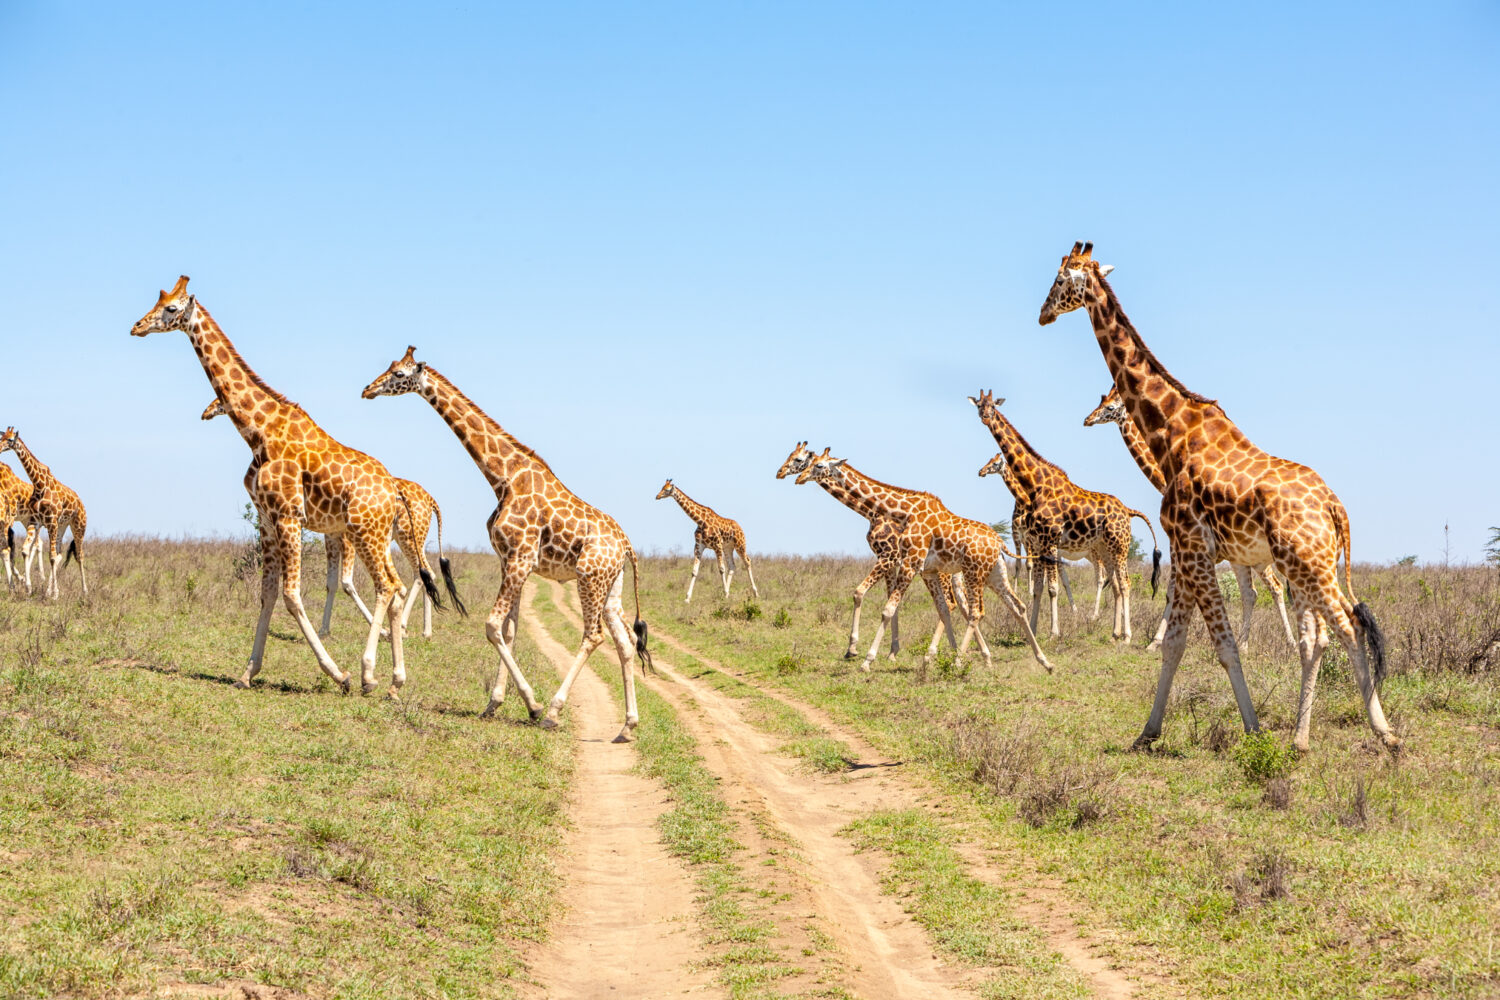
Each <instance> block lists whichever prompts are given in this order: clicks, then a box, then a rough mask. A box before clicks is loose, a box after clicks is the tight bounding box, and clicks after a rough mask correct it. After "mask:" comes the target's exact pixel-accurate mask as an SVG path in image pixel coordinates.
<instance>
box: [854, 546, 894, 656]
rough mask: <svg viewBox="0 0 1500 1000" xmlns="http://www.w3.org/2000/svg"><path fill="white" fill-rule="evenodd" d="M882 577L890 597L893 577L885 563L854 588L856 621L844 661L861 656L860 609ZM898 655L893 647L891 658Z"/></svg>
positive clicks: (876, 566)
mask: <svg viewBox="0 0 1500 1000" xmlns="http://www.w3.org/2000/svg"><path fill="white" fill-rule="evenodd" d="M881 576H884V577H885V585H886V594H887V596H889V594H890V587H891V577H890V574H889V572H888V571H887V568H886V566H885V564H884V563H883V562H878V563H876V564H875V568H874V569H872V570H870V572H869V573H867V574H866V575H865V578H864V579H863V580H861V581H860V582H859V585H858V586H857V587H855V588H854V621H853V622H851V623H850V625H849V648H848V649H847V650H845V651H844V659H846V660H852V659H854V658H855V657H856V656H858V655H859V609H860V606H861V605H863V604H864V602H865V594H866V592H868V591H869V589H870V588H871V587H873V586H875V581H876V580H877V579H878V578H880V577H881ZM895 655H896V647H895V646H894V645H892V647H891V656H892V658H894V657H895Z"/></svg>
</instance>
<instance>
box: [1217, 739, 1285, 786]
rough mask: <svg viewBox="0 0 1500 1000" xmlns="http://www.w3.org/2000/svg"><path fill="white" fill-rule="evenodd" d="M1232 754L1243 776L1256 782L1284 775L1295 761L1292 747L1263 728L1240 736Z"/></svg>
mask: <svg viewBox="0 0 1500 1000" xmlns="http://www.w3.org/2000/svg"><path fill="white" fill-rule="evenodd" d="M1233 756H1234V762H1235V763H1236V764H1238V765H1239V766H1240V770H1242V771H1244V772H1245V778H1246V779H1247V780H1249V781H1253V782H1256V783H1265V782H1267V781H1272V780H1274V779H1276V778H1282V777H1285V776H1286V773H1287V772H1288V771H1290V770H1291V769H1292V765H1293V764H1295V763H1296V762H1297V756H1296V754H1295V753H1294V752H1293V750H1292V748H1291V747H1290V746H1288V745H1286V744H1284V743H1282V742H1281V741H1280V740H1279V739H1277V738H1276V735H1275V734H1274V733H1271V732H1268V731H1267V730H1264V729H1260V730H1256V731H1255V732H1253V733H1246V734H1245V735H1244V736H1242V737H1241V738H1240V742H1239V744H1238V745H1237V746H1236V747H1235V748H1234V753H1233Z"/></svg>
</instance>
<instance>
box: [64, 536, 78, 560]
mask: <svg viewBox="0 0 1500 1000" xmlns="http://www.w3.org/2000/svg"><path fill="white" fill-rule="evenodd" d="M77 558H78V539H76V538H71V539H69V540H68V555H67V557H66V558H65V559H63V566H64V567H66V566H67V565H68V563H70V562H72V561H73V560H74V559H77Z"/></svg>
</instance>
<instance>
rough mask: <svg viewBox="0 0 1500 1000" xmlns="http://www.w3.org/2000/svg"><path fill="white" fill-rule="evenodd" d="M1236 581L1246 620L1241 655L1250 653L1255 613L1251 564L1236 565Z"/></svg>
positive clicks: (1242, 626)
mask: <svg viewBox="0 0 1500 1000" xmlns="http://www.w3.org/2000/svg"><path fill="white" fill-rule="evenodd" d="M1234 581H1235V584H1236V585H1237V586H1238V587H1239V591H1240V607H1241V609H1242V610H1243V612H1244V618H1245V620H1244V622H1243V623H1242V624H1241V625H1240V643H1239V646H1240V655H1241V656H1248V655H1249V654H1250V619H1251V617H1252V616H1253V615H1254V613H1255V581H1254V580H1253V579H1252V578H1251V576H1250V567H1249V566H1235V567H1234Z"/></svg>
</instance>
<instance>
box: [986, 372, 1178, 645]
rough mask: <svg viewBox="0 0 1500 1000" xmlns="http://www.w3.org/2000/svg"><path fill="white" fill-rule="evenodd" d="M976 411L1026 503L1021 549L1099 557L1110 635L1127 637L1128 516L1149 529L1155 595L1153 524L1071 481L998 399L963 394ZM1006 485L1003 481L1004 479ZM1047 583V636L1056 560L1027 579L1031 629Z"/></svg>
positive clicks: (1157, 558)
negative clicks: (1111, 616)
mask: <svg viewBox="0 0 1500 1000" xmlns="http://www.w3.org/2000/svg"><path fill="white" fill-rule="evenodd" d="M969 402H971V403H973V404H974V405H975V407H977V408H978V410H979V419H980V420H981V421H983V423H984V425H985V426H986V427H988V428H989V431H990V434H991V435H992V436H993V437H994V439H995V443H996V444H998V445H999V446H1000V452H1001V454H1003V455H1004V456H1005V464H1006V465H1007V466H1009V467H1010V469H1011V470H1012V471H1013V472H1014V474H1015V479H1016V482H1017V483H1018V484H1019V485H1020V486H1021V488H1022V489H1024V490H1025V491H1026V495H1027V497H1028V498H1029V501H1030V507H1029V509H1028V511H1027V514H1026V533H1027V537H1026V549H1027V551H1028V552H1031V553H1032V554H1036V553H1044V554H1046V555H1052V554H1054V553H1056V554H1057V555H1058V556H1059V557H1061V558H1064V559H1077V558H1079V557H1080V556H1090V557H1091V558H1092V559H1094V560H1097V561H1098V562H1101V563H1102V564H1103V566H1104V570H1105V572H1106V574H1107V575H1108V577H1109V585H1110V588H1111V589H1112V590H1113V591H1114V595H1115V620H1114V626H1113V628H1112V629H1111V632H1110V635H1111V637H1112V638H1114V639H1119V640H1121V641H1124V642H1129V641H1130V579H1129V576H1128V575H1127V573H1126V571H1125V566H1126V561H1127V559H1128V558H1129V555H1130V519H1131V518H1133V517H1138V518H1140V519H1141V520H1142V521H1145V522H1146V528H1147V530H1149V531H1150V532H1151V545H1152V550H1153V555H1152V563H1151V596H1153V597H1155V596H1156V581H1157V575H1158V573H1159V572H1160V570H1161V549H1159V548H1157V547H1156V529H1155V528H1154V527H1152V526H1151V520H1150V518H1148V517H1146V515H1145V514H1142V513H1141V512H1140V511H1138V510H1132V509H1131V508H1129V507H1127V506H1125V504H1124V503H1122V502H1121V501H1120V499H1119V498H1118V497H1114V496H1111V495H1110V494H1108V493H1095V492H1093V491H1092V490H1085V489H1082V488H1080V487H1079V486H1077V485H1076V484H1075V483H1074V482H1073V481H1072V480H1071V479H1069V478H1068V474H1067V473H1066V472H1064V471H1063V470H1062V469H1060V468H1058V467H1057V466H1056V465H1054V464H1052V463H1051V462H1049V461H1047V460H1046V459H1045V458H1043V457H1042V456H1041V455H1040V454H1038V453H1037V451H1036V449H1035V448H1033V447H1032V446H1031V445H1030V443H1028V442H1027V440H1026V439H1025V438H1024V437H1022V436H1021V432H1020V431H1018V430H1016V427H1015V425H1014V424H1012V423H1011V422H1010V420H1009V419H1007V418H1006V416H1005V414H1003V413H1001V412H1000V407H1001V406H1002V405H1003V404H1004V403H1005V400H1004V399H998V400H997V399H996V398H995V396H994V394H993V393H990V392H981V393H980V394H979V398H977V399H976V398H975V397H973V396H970V397H969ZM1006 485H1009V482H1007V484H1006ZM1044 577H1045V584H1046V588H1047V594H1048V597H1049V598H1050V599H1051V604H1052V635H1053V636H1054V637H1056V636H1058V635H1060V634H1061V632H1060V630H1059V628H1058V622H1057V564H1056V563H1046V564H1044V570H1043V574H1042V575H1041V576H1039V575H1037V574H1035V573H1033V574H1032V577H1031V580H1032V584H1031V593H1032V597H1033V601H1032V605H1031V626H1032V628H1033V629H1034V628H1036V623H1037V618H1038V616H1039V615H1040V613H1041V605H1042V586H1043V583H1044Z"/></svg>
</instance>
